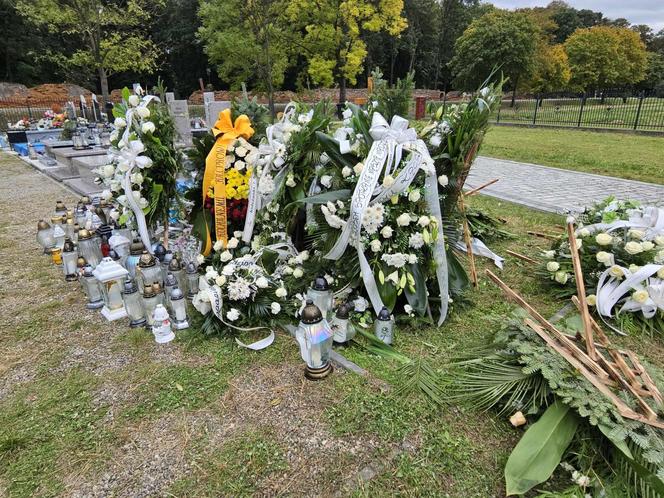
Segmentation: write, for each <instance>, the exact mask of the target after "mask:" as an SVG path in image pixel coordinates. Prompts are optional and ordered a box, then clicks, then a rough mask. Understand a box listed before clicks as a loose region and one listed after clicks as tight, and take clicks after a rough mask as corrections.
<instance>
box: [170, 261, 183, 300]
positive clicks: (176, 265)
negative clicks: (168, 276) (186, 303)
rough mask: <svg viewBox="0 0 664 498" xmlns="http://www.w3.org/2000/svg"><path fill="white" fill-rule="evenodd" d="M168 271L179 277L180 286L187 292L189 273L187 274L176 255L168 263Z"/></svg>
mask: <svg viewBox="0 0 664 498" xmlns="http://www.w3.org/2000/svg"><path fill="white" fill-rule="evenodd" d="M168 272H169V273H172V274H173V276H174V277H175V278H176V279H177V282H178V287H179V288H180V290H181V291H182V292H183V293H184V292H187V275H186V274H185V271H184V269H183V268H182V265H181V264H180V260H179V259H178V258H176V257H174V258H173V259H171V262H170V263H169V264H168Z"/></svg>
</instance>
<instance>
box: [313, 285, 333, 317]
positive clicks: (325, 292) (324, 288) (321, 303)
mask: <svg viewBox="0 0 664 498" xmlns="http://www.w3.org/2000/svg"><path fill="white" fill-rule="evenodd" d="M307 298H308V299H311V300H312V301H313V302H314V304H315V305H316V306H317V307H318V309H320V312H321V313H322V314H323V317H325V318H327V316H328V313H329V312H331V311H332V306H333V304H334V296H333V294H332V290H330V284H328V283H327V280H326V279H325V277H323V276H318V277H316V279H315V280H314V282H313V284H312V285H311V287H309V289H307Z"/></svg>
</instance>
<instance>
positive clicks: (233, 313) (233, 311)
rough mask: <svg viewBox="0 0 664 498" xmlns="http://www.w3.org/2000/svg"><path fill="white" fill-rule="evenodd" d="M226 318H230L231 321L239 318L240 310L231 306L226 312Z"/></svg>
mask: <svg viewBox="0 0 664 498" xmlns="http://www.w3.org/2000/svg"><path fill="white" fill-rule="evenodd" d="M226 318H227V319H228V320H230V321H231V322H234V321H235V320H237V319H238V318H240V310H237V309H235V308H231V309H230V310H228V311H227V312H226Z"/></svg>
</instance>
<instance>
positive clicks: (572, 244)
mask: <svg viewBox="0 0 664 498" xmlns="http://www.w3.org/2000/svg"><path fill="white" fill-rule="evenodd" d="M567 238H568V239H569V250H570V253H571V254H572V264H573V265H574V277H575V280H576V293H577V295H578V297H579V311H580V313H581V319H582V320H583V332H584V338H585V341H586V351H588V356H590V357H591V358H592V359H593V360H597V350H596V349H595V340H594V339H593V326H592V323H591V322H590V320H591V318H590V311H588V303H587V302H586V286H585V284H584V283H583V270H582V269H581V258H579V248H578V247H577V246H576V234H575V233H574V221H573V218H572V219H568V220H567Z"/></svg>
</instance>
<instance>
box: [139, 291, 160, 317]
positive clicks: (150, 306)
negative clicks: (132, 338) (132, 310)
mask: <svg viewBox="0 0 664 498" xmlns="http://www.w3.org/2000/svg"><path fill="white" fill-rule="evenodd" d="M158 304H159V301H158V300H157V295H156V294H155V293H154V291H153V290H152V284H145V285H144V286H143V309H145V319H146V320H147V323H148V325H150V326H152V318H153V317H152V314H153V313H154V310H155V309H156V307H157V305H158Z"/></svg>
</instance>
